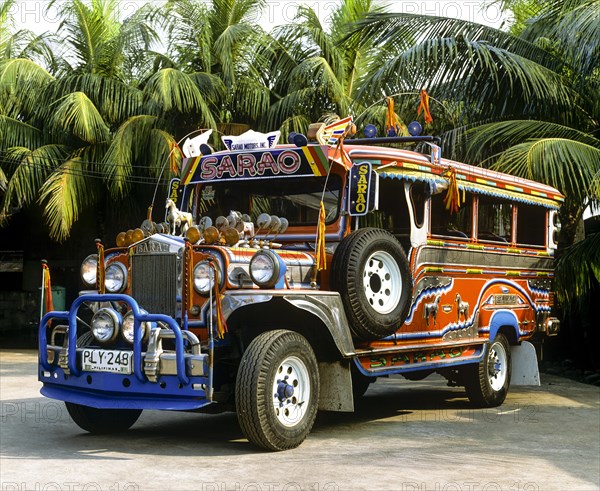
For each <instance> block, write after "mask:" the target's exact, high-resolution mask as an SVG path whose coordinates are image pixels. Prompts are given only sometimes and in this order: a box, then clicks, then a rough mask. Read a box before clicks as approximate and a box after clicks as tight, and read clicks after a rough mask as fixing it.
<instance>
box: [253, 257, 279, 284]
mask: <svg viewBox="0 0 600 491" xmlns="http://www.w3.org/2000/svg"><path fill="white" fill-rule="evenodd" d="M250 276H251V277H252V281H254V283H256V284H257V285H258V286H260V287H263V288H272V287H274V286H275V284H276V283H277V280H278V279H279V259H278V257H277V254H275V253H274V252H273V251H271V250H262V251H258V252H257V253H256V254H254V257H253V258H252V259H251V260H250Z"/></svg>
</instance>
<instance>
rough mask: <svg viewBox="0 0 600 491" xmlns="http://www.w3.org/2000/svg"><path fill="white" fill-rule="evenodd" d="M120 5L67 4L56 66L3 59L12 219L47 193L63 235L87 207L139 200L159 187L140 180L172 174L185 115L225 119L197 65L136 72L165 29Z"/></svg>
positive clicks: (47, 208)
mask: <svg viewBox="0 0 600 491" xmlns="http://www.w3.org/2000/svg"><path fill="white" fill-rule="evenodd" d="M118 9H119V4H118V2H117V1H116V0H90V1H89V2H84V1H82V0H70V1H69V2H67V3H66V4H62V10H61V13H62V22H61V26H60V31H59V37H60V39H61V43H60V44H59V46H61V47H62V48H63V49H64V52H63V53H61V56H60V57H59V58H58V59H60V63H58V64H56V65H55V66H52V67H49V69H48V70H46V69H45V68H43V67H42V66H40V65H38V64H36V63H34V62H32V61H31V60H28V59H24V58H18V59H12V58H11V59H7V60H3V61H2V62H0V81H2V83H1V84H0V100H3V101H4V100H6V101H9V104H8V106H9V111H8V112H6V111H5V112H4V114H2V116H1V117H0V133H6V134H7V135H9V136H8V137H7V138H4V139H2V141H1V142H0V152H2V153H0V161H1V166H2V169H3V170H4V174H5V176H6V178H7V180H8V183H7V184H6V192H5V195H4V199H3V202H2V206H1V208H0V213H1V215H0V219H2V220H3V221H5V220H6V219H7V218H8V217H9V216H10V214H12V213H13V212H15V211H16V210H19V209H21V208H22V207H24V206H27V205H30V204H33V203H35V202H39V203H40V204H41V205H42V207H43V214H44V217H45V220H46V222H47V224H48V226H49V229H50V236H51V237H52V238H54V239H56V240H59V241H62V240H64V239H66V238H67V237H68V236H69V233H70V230H71V227H72V226H73V224H74V223H75V222H76V221H77V219H78V218H79V217H80V215H81V212H82V211H83V210H84V209H86V208H90V207H92V205H96V206H98V207H99V208H103V207H104V206H103V204H104V203H114V201H115V200H122V199H125V198H126V197H128V198H129V199H131V197H132V196H134V195H135V192H138V191H139V190H140V189H142V190H145V189H152V187H151V186H140V185H142V184H152V185H153V184H154V183H155V182H156V180H157V179H158V178H159V176H163V177H167V175H168V173H163V167H164V165H165V163H166V161H167V157H168V156H169V155H170V154H171V153H172V151H173V149H174V148H175V146H176V141H175V138H176V137H175V136H174V135H177V129H178V125H179V124H181V123H180V121H181V119H183V118H182V115H183V116H185V117H187V118H190V119H194V120H195V122H196V125H199V126H203V127H214V126H215V122H214V118H213V115H212V113H211V111H210V109H209V104H210V103H209V100H208V96H206V94H205V93H203V92H202V91H201V84H200V83H199V80H198V78H196V77H195V76H194V74H187V73H183V72H181V71H179V70H176V69H173V68H162V69H160V70H158V71H156V72H155V73H153V74H151V75H150V76H146V78H145V80H144V83H143V84H139V83H137V82H134V81H133V80H132V75H133V74H134V73H133V72H132V71H131V70H129V69H128V67H129V65H128V64H127V63H126V60H127V59H128V57H129V54H130V53H131V52H132V51H135V52H146V51H148V50H149V48H150V46H151V43H152V42H153V41H154V40H155V39H156V34H155V33H154V31H153V30H152V29H151V28H150V27H149V25H148V24H147V23H146V22H145V20H144V19H145V18H146V12H144V11H138V12H137V13H136V14H134V15H133V16H132V17H130V18H128V19H126V20H125V21H123V22H121V21H120V20H119V19H118ZM149 56H151V54H150V55H149ZM146 75H147V74H146ZM181 136H183V135H181ZM134 184H135V185H136V186H133V185H134ZM106 191H108V193H107V192H106ZM134 201H135V200H134Z"/></svg>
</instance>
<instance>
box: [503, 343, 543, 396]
mask: <svg viewBox="0 0 600 491" xmlns="http://www.w3.org/2000/svg"><path fill="white" fill-rule="evenodd" d="M511 354H512V376H511V378H510V385H535V386H539V385H540V371H539V369H538V361H537V355H536V352H535V347H534V346H533V344H531V343H530V342H528V341H523V342H522V343H521V345H520V346H511Z"/></svg>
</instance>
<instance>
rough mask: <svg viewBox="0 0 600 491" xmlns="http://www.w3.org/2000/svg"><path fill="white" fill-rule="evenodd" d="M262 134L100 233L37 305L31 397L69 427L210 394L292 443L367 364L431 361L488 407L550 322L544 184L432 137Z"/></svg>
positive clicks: (256, 434) (247, 423)
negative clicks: (71, 277)
mask: <svg viewBox="0 0 600 491" xmlns="http://www.w3.org/2000/svg"><path fill="white" fill-rule="evenodd" d="M335 128H338V129H339V125H338V127H334V130H335ZM329 135H332V132H331V131H330V132H329ZM276 136H278V135H276ZM276 136H275V137H273V136H272V135H263V134H259V133H250V134H248V135H246V136H245V137H244V138H241V139H237V140H236V139H235V138H229V139H227V140H226V139H225V138H224V143H225V144H226V145H227V147H228V148H227V150H224V151H218V152H214V151H213V150H212V149H211V148H210V147H208V146H207V145H203V146H202V147H201V148H202V153H201V154H200V155H197V156H195V157H190V158H187V159H185V160H184V162H183V168H182V171H181V175H180V176H178V177H177V178H176V179H174V180H173V181H172V183H171V188H170V194H169V196H168V198H169V200H170V201H171V203H170V204H168V206H169V207H170V209H169V210H168V212H169V214H170V215H169V216H170V220H169V223H161V220H160V219H159V220H157V221H156V222H155V221H153V220H152V217H148V219H146V220H145V221H144V222H143V223H142V224H141V226H140V227H139V228H137V229H132V230H129V231H127V232H125V231H124V232H123V233H121V234H119V236H118V237H117V241H116V242H117V245H116V246H114V247H108V248H106V249H105V247H104V245H103V244H102V243H100V242H98V243H97V250H96V251H95V253H94V254H91V255H89V256H88V257H87V258H86V259H85V260H84V261H83V264H82V266H81V277H82V281H83V283H84V284H85V286H86V289H85V290H84V291H82V292H81V293H80V296H79V297H78V298H77V299H76V300H75V301H74V302H73V304H72V305H71V307H70V309H69V310H68V311H65V312H48V313H46V314H45V315H44V317H43V319H42V320H41V323H40V328H39V373H38V375H39V380H40V381H41V382H42V384H43V387H42V389H41V392H42V394H44V395H45V396H47V397H50V398H54V399H58V400H62V401H65V403H66V406H67V409H68V412H69V414H70V415H71V417H72V419H73V420H74V421H75V423H77V424H78V425H79V426H80V427H81V428H83V429H84V430H87V431H89V432H93V433H106V432H115V431H122V430H126V429H128V428H129V427H131V426H132V425H133V424H134V423H135V421H136V420H137V418H138V417H139V415H140V413H141V412H142V410H144V409H160V410H176V411H201V410H205V409H206V408H207V407H208V406H213V407H222V408H223V409H230V408H234V409H235V411H236V412H237V415H238V419H239V423H240V426H241V429H242V430H243V432H244V434H245V435H246V436H247V438H248V439H249V440H250V441H251V442H252V443H254V444H256V445H258V446H260V447H263V448H266V449H270V450H284V449H290V448H294V447H296V446H298V445H300V444H301V443H302V441H304V439H305V438H306V437H307V435H308V434H309V432H310V430H311V427H312V426H313V423H314V421H315V417H316V414H317V411H318V410H326V411H353V409H354V401H355V400H356V398H358V397H361V396H362V395H363V394H364V392H365V391H366V390H367V388H368V386H369V384H370V383H371V382H373V381H375V380H376V379H377V377H381V376H388V375H394V374H400V375H403V376H405V377H406V378H408V379H411V380H419V379H422V378H424V377H426V376H428V375H429V374H431V373H434V372H436V373H439V374H442V375H443V376H444V377H446V378H447V379H448V380H449V381H450V382H451V383H452V384H455V385H461V386H464V387H465V389H466V394H467V396H468V398H469V399H470V400H471V402H472V403H474V404H476V405H479V406H497V405H500V404H502V402H503V401H504V399H505V397H506V394H507V391H508V389H509V384H510V380H511V369H512V367H511V350H512V349H513V348H514V347H517V346H519V345H522V344H524V343H526V342H527V340H529V339H531V338H532V337H533V336H534V335H536V334H538V333H541V334H542V335H554V334H556V333H557V332H558V329H559V322H558V320H557V319H556V318H554V317H552V316H551V308H552V293H551V281H552V277H553V266H552V265H553V253H554V250H555V249H556V246H557V232H558V228H559V224H558V218H557V210H558V208H559V207H560V205H561V202H562V201H563V196H561V194H560V193H559V192H558V191H557V190H556V189H553V188H551V187H548V186H545V185H542V184H539V183H536V182H532V181H528V180H524V179H519V178H516V177H512V176H509V175H505V174H500V173H497V172H492V171H490V170H486V169H483V168H479V167H473V166H469V165H466V164H462V163H459V162H453V161H450V160H446V159H444V158H442V157H441V155H440V148H439V146H438V145H437V144H436V142H437V140H436V139H435V138H432V137H415V138H413V139H412V140H411V141H421V142H424V143H425V144H427V145H429V146H430V147H431V149H432V150H431V154H428V155H425V154H421V153H417V152H414V151H409V150H404V149H401V148H390V147H389V146H381V145H380V144H381V143H384V144H387V143H390V142H392V143H394V142H398V141H404V140H406V139H402V138H396V139H373V140H368V139H354V140H353V139H346V140H345V141H344V142H342V141H340V139H339V138H338V139H337V140H336V139H335V131H334V132H333V136H332V138H330V140H329V141H327V140H323V138H321V141H318V142H308V141H307V139H306V138H305V137H303V135H300V136H299V137H298V135H296V138H292V139H291V141H293V142H295V144H294V143H292V144H286V145H278V144H276V140H277V138H276ZM450 193H452V196H451V195H450ZM157 214H158V212H157V211H156V210H155V211H154V218H156V215H157ZM188 220H190V221H188ZM86 309H91V312H92V314H93V315H92V317H91V320H89V321H87V322H86V321H85V320H84V315H83V311H84V310H86ZM174 417H175V416H174Z"/></svg>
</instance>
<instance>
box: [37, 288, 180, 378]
mask: <svg viewBox="0 0 600 491" xmlns="http://www.w3.org/2000/svg"><path fill="white" fill-rule="evenodd" d="M84 302H125V303H127V304H128V305H129V307H130V308H131V310H132V311H133V316H134V326H135V327H136V328H135V329H134V332H133V367H134V368H133V369H134V374H135V376H136V378H137V379H138V381H140V382H142V383H145V382H146V378H145V376H144V374H143V371H142V336H141V329H140V324H141V323H142V322H164V323H165V324H167V326H168V327H169V328H170V329H171V330H172V331H173V333H174V335H175V353H176V357H177V358H176V365H177V378H178V379H179V381H180V382H181V383H182V384H184V385H186V384H188V383H189V378H188V376H187V375H186V373H185V360H184V348H183V335H182V334H181V328H180V327H179V325H177V322H175V319H173V318H172V317H170V316H168V315H164V314H148V313H145V312H144V311H143V310H142V309H140V307H139V305H138V303H137V302H136V301H135V300H134V299H133V298H132V297H130V296H129V295H123V294H109V295H101V294H97V293H94V294H88V295H81V296H80V297H78V298H76V299H75V301H74V302H73V304H72V305H71V310H70V311H69V312H48V313H47V314H46V315H44V317H43V318H42V321H41V322H40V327H39V361H40V365H42V367H43V368H44V369H46V370H48V371H50V370H52V367H51V365H50V364H49V363H48V350H47V345H48V338H47V325H48V322H49V321H50V320H51V319H60V320H68V321H69V333H68V334H69V348H68V350H67V357H68V363H67V365H68V367H69V371H70V372H71V374H72V375H75V376H79V375H81V370H79V368H77V350H76V349H70V348H76V347H77V312H78V310H79V307H80V306H81V304H83V303H84Z"/></svg>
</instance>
